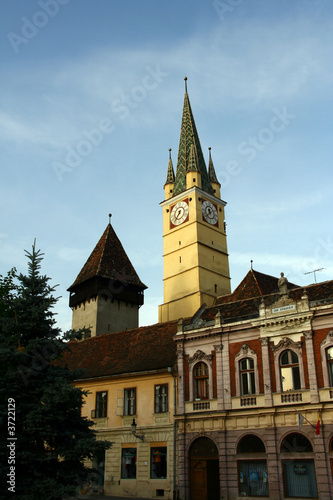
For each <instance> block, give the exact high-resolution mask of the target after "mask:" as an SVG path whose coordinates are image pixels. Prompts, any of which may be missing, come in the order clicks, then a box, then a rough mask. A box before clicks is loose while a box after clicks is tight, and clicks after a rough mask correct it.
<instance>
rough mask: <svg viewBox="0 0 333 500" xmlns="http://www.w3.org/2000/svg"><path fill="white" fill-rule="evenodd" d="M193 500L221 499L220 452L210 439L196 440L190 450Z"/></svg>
mask: <svg viewBox="0 0 333 500" xmlns="http://www.w3.org/2000/svg"><path fill="white" fill-rule="evenodd" d="M189 465H190V490H191V500H219V499H220V478H219V475H220V470H219V459H218V450H217V447H216V445H215V444H214V442H213V441H212V440H211V439H209V438H204V437H201V438H198V439H196V440H195V441H194V442H193V443H192V445H191V448H190V464H189Z"/></svg>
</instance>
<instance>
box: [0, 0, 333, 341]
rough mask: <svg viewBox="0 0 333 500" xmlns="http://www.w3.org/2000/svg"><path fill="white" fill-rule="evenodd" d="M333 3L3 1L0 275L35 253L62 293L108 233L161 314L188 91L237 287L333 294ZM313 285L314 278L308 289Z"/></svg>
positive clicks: (67, 323) (63, 308)
mask: <svg viewBox="0 0 333 500" xmlns="http://www.w3.org/2000/svg"><path fill="white" fill-rule="evenodd" d="M332 54H333V2H332V1H331V0H293V1H292V2H291V1H290V0H269V1H268V0H214V1H204V0H192V1H187V0H182V1H179V0H168V2H166V1H164V2H161V1H157V0H141V1H140V2H134V1H129V0H94V1H92V0H37V1H35V0H2V1H1V4H0V62H1V73H0V143H1V144H0V159H1V183H0V207H1V218H0V274H2V275H5V274H6V273H7V271H9V270H10V269H11V268H12V267H16V268H17V270H18V271H19V272H22V273H26V272H27V259H26V257H25V252H24V250H28V251H31V247H32V245H33V242H34V239H35V238H36V246H37V248H39V249H41V250H42V252H43V253H44V254H45V255H44V260H43V263H42V273H43V274H46V275H47V276H49V277H50V278H51V281H50V284H51V285H58V287H57V288H56V293H55V295H56V296H58V297H60V298H59V300H58V303H57V306H56V307H55V312H56V319H57V324H58V326H59V327H60V328H61V329H62V330H63V331H65V330H68V329H69V328H70V327H71V310H70V308H69V306H68V299H69V297H68V292H67V291H66V290H67V288H68V287H69V286H70V285H71V284H72V283H73V282H74V280H75V278H76V276H77V274H78V273H79V271H80V270H81V268H82V267H83V265H84V263H85V261H86V260H87V258H88V257H89V255H90V253H91V251H92V250H93V248H94V247H95V245H96V243H97V242H98V240H99V238H100V237H101V235H102V233H103V232H104V230H105V228H106V226H107V224H108V221H109V217H108V214H109V213H111V214H112V226H113V228H114V230H115V231H116V233H117V235H118V237H119V239H120V240H121V242H122V244H123V246H124V248H125V251H126V252H127V255H128V256H129V258H130V260H131V262H132V263H133V265H134V267H135V269H136V271H137V273H138V275H139V277H140V279H141V280H142V281H143V282H144V283H145V284H146V285H147V286H148V289H147V290H146V292H145V304H144V306H142V308H141V309H140V325H142V326H144V325H148V324H154V323H156V322H157V321H158V305H159V304H161V303H163V256H162V254H163V248H162V209H161V207H160V206H159V204H160V202H161V201H163V200H164V190H163V186H164V183H165V180H166V173H167V165H168V155H169V151H168V150H169V148H172V153H171V154H172V159H173V163H174V166H176V163H177V152H178V144H179V134H180V124H181V115H182V108H183V100H184V76H185V75H186V76H187V78H188V80H187V87H188V94H189V98H190V102H191V107H192V111H193V114H194V119H195V122H196V126H197V130H198V134H199V138H200V142H201V147H202V150H203V152H204V154H205V155H206V159H207V158H208V147H211V148H212V150H211V151H212V158H213V161H214V166H215V170H216V173H217V176H218V178H219V181H220V182H221V185H222V187H221V197H222V199H223V200H224V201H226V202H227V206H226V223H227V242H228V251H229V263H230V274H231V285H232V290H234V289H235V288H236V287H237V285H238V284H239V283H240V282H241V280H242V279H243V278H244V276H245V275H246V273H247V272H248V271H249V269H250V267H251V263H250V261H251V260H253V268H254V269H255V270H257V271H260V272H262V273H266V274H270V275H273V276H279V275H280V272H284V274H285V276H287V278H288V280H289V281H291V282H293V283H296V284H298V285H303V286H305V285H307V284H311V283H313V282H314V281H315V280H316V281H317V282H319V281H325V280H330V279H332V278H333V262H332V255H333V231H332V223H331V215H332V208H333V196H332V194H333V193H332V190H333V189H332V186H333V183H332V180H333V170H332V128H333V125H332V116H333V99H332V97H333V63H332ZM315 269H321V270H320V271H317V272H316V273H313V272H312V271H314V270H315Z"/></svg>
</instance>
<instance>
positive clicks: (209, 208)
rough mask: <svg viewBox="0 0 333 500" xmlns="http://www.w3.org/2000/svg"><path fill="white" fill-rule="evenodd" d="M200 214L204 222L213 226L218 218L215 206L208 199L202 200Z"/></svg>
mask: <svg viewBox="0 0 333 500" xmlns="http://www.w3.org/2000/svg"><path fill="white" fill-rule="evenodd" d="M202 216H203V218H204V219H205V221H206V222H208V223H209V224H212V225H214V226H215V225H216V224H217V221H218V219H219V216H218V213H217V208H216V206H215V205H213V203H211V202H210V201H208V200H205V201H203V202H202Z"/></svg>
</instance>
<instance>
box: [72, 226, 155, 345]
mask: <svg viewBox="0 0 333 500" xmlns="http://www.w3.org/2000/svg"><path fill="white" fill-rule="evenodd" d="M146 288H147V287H146V286H145V285H144V284H143V283H142V282H141V280H140V278H139V276H138V275H137V273H136V271H135V269H134V267H133V265H132V264H131V262H130V260H129V258H128V257H127V254H126V252H125V250H124V248H123V246H122V244H121V242H120V240H119V238H118V237H117V235H116V233H115V231H114V229H113V227H112V226H111V222H110V223H109V224H108V226H107V228H106V229H105V231H104V233H103V235H102V237H101V238H100V240H99V242H98V243H97V245H96V247H95V248H94V250H93V251H92V253H91V255H90V257H89V258H88V260H87V262H86V263H85V265H84V266H83V268H82V269H81V271H80V273H79V274H78V276H77V278H76V280H75V281H74V283H73V284H72V285H71V286H70V287H69V288H68V291H69V292H70V298H69V305H70V307H71V308H72V310H73V319H72V328H73V329H75V330H79V329H80V328H89V329H90V330H91V336H95V335H102V334H103V333H109V332H116V331H122V330H127V329H131V328H137V327H138V325H139V308H140V306H141V305H142V304H143V291H144V290H145V289H146Z"/></svg>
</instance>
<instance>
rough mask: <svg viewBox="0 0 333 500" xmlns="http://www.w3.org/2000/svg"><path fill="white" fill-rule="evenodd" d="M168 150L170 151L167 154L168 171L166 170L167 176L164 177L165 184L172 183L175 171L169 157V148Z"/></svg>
mask: <svg viewBox="0 0 333 500" xmlns="http://www.w3.org/2000/svg"><path fill="white" fill-rule="evenodd" d="M169 151H170V154H169V162H168V172H167V178H166V181H165V184H172V183H173V182H175V172H174V170H173V163H172V159H171V149H170V150H169Z"/></svg>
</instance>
